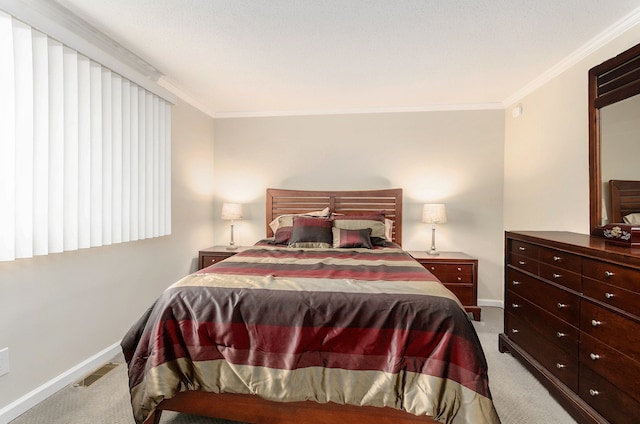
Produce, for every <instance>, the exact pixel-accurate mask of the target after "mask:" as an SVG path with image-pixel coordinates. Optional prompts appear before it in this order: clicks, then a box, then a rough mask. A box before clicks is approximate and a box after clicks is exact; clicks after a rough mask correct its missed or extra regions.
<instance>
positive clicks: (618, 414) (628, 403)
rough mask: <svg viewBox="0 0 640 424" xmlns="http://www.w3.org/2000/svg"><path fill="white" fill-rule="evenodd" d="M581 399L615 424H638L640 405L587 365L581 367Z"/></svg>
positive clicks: (579, 392)
mask: <svg viewBox="0 0 640 424" xmlns="http://www.w3.org/2000/svg"><path fill="white" fill-rule="evenodd" d="M578 394H579V395H580V397H581V398H582V399H583V400H584V401H585V402H587V403H588V404H589V405H591V407H592V408H594V409H595V410H596V411H598V412H599V413H600V414H601V415H602V416H603V417H604V418H606V419H607V421H609V422H611V423H615V424H637V422H638V417H640V403H638V402H637V401H636V400H635V399H633V398H632V397H630V396H629V395H627V394H626V393H624V392H623V391H621V390H620V389H618V388H617V387H616V386H614V385H613V384H611V383H609V382H607V381H606V379H604V378H603V377H601V376H600V375H598V374H596V373H595V372H594V371H593V370H591V369H590V368H589V367H587V366H586V365H581V366H580V388H579V391H578Z"/></svg>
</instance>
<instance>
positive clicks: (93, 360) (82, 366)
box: [0, 341, 122, 424]
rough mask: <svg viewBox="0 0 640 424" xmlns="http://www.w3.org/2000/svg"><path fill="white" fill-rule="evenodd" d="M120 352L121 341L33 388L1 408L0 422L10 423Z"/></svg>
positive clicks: (1, 423) (3, 423)
mask: <svg viewBox="0 0 640 424" xmlns="http://www.w3.org/2000/svg"><path fill="white" fill-rule="evenodd" d="M120 352H122V350H121V348H120V342H119V341H118V342H116V343H114V344H113V345H111V346H109V347H108V348H106V349H104V350H102V351H101V352H98V353H96V354H95V355H93V356H92V357H90V358H88V359H86V360H84V361H82V362H81V363H79V364H78V365H76V366H75V367H73V368H70V369H69V370H67V371H65V372H63V373H62V374H60V375H59V376H57V377H55V378H53V379H51V380H49V381H47V382H46V383H45V384H43V385H41V386H40V387H38V388H36V389H34V390H32V391H31V392H29V393H27V394H26V395H24V396H22V397H21V398H19V399H17V400H15V401H13V402H11V403H10V404H9V405H7V406H5V407H4V408H1V409H0V424H8V423H9V422H10V421H11V420H14V419H16V418H18V417H19V416H20V415H22V414H24V413H25V412H26V411H28V410H29V409H31V408H33V407H34V406H36V405H37V404H38V403H40V402H42V401H43V400H45V399H46V398H48V397H49V396H51V395H53V394H54V393H56V392H57V391H58V390H60V389H63V388H64V387H66V386H68V385H69V384H72V383H74V382H76V381H77V380H79V379H81V378H82V377H84V376H85V375H86V374H88V373H90V372H92V371H93V370H95V369H96V368H99V367H100V366H101V365H103V364H104V363H105V362H107V361H109V360H110V359H112V358H113V357H114V356H116V355H117V354H118V353H120Z"/></svg>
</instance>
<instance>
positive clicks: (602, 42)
mask: <svg viewBox="0 0 640 424" xmlns="http://www.w3.org/2000/svg"><path fill="white" fill-rule="evenodd" d="M638 23H640V7H638V8H636V9H635V10H633V11H632V12H631V13H629V14H628V15H627V16H625V17H624V18H622V19H620V20H618V21H617V22H615V23H614V24H613V25H611V26H609V27H608V28H607V29H605V30H604V31H602V32H601V33H600V34H598V35H597V36H596V37H594V38H592V39H591V40H590V41H589V42H587V43H586V44H585V45H583V46H582V47H580V48H579V49H577V50H576V51H574V52H573V53H571V54H570V55H569V56H567V57H566V58H564V59H563V60H561V61H560V62H558V63H557V64H556V65H554V66H552V67H551V68H550V69H548V70H547V71H546V72H544V73H543V74H542V75H540V76H539V77H537V78H536V79H534V80H533V81H531V82H530V83H528V84H527V85H525V86H524V87H522V88H521V89H520V90H518V91H517V92H515V93H514V94H512V95H511V96H509V97H507V98H506V99H504V100H503V101H502V105H503V108H505V109H506V108H508V107H509V106H512V105H513V104H515V103H517V102H518V101H520V100H522V99H523V98H524V97H526V96H527V95H529V94H531V93H533V92H534V91H535V90H537V89H538V88H540V87H542V86H543V85H545V84H546V83H548V82H549V81H551V80H552V79H553V78H555V77H557V76H558V75H560V74H561V73H563V72H564V71H566V70H568V69H569V68H571V67H572V66H574V65H576V64H577V63H578V62H580V61H581V60H583V59H585V58H586V57H588V56H589V55H590V54H591V53H593V52H595V51H596V50H598V49H600V48H602V47H604V46H606V45H607V44H608V43H610V42H611V41H613V40H614V39H615V38H617V37H619V36H620V35H622V34H624V33H625V32H626V31H628V30H629V29H631V28H633V27H634V26H636V25H638Z"/></svg>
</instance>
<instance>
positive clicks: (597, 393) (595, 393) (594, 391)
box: [589, 389, 600, 396]
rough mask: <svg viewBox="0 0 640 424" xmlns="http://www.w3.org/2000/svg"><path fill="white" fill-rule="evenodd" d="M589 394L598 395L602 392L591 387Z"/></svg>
mask: <svg viewBox="0 0 640 424" xmlns="http://www.w3.org/2000/svg"><path fill="white" fill-rule="evenodd" d="M589 394H590V395H591V396H598V395H599V394H600V392H599V391H597V390H595V389H589Z"/></svg>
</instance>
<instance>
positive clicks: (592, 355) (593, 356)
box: [589, 353, 600, 361]
mask: <svg viewBox="0 0 640 424" xmlns="http://www.w3.org/2000/svg"><path fill="white" fill-rule="evenodd" d="M589 358H591V360H593V361H597V360H598V359H600V355H598V354H597V353H590V354H589Z"/></svg>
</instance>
